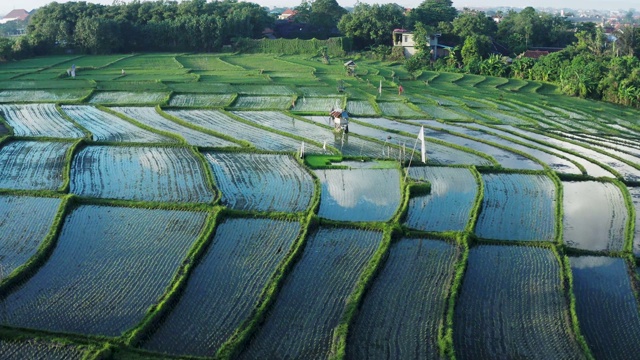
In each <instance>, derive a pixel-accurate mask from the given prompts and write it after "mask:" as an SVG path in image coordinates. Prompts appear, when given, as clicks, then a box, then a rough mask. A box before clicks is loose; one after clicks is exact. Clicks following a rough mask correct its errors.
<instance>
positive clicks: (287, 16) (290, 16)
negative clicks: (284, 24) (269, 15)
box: [278, 9, 298, 20]
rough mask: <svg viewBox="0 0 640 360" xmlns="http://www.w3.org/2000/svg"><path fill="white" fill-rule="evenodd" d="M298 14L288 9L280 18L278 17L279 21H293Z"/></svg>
mask: <svg viewBox="0 0 640 360" xmlns="http://www.w3.org/2000/svg"><path fill="white" fill-rule="evenodd" d="M297 14H298V12H297V11H296V10H291V9H287V10H285V11H284V12H283V13H282V14H280V16H278V20H291V19H293V18H294V17H295V16H296V15H297Z"/></svg>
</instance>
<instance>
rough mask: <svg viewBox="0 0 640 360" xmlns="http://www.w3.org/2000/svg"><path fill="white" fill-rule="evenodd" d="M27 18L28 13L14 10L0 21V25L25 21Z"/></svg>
mask: <svg viewBox="0 0 640 360" xmlns="http://www.w3.org/2000/svg"><path fill="white" fill-rule="evenodd" d="M27 17H29V12H28V11H27V10H25V9H15V10H12V11H11V12H10V13H8V14H7V15H5V16H4V17H3V18H2V19H0V24H6V23H8V22H9V21H15V20H25V19H26V18H27Z"/></svg>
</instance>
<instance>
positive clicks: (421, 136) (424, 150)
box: [418, 126, 427, 164]
mask: <svg viewBox="0 0 640 360" xmlns="http://www.w3.org/2000/svg"><path fill="white" fill-rule="evenodd" d="M418 139H419V140H420V142H421V145H422V150H421V153H422V162H423V163H425V164H426V163H427V148H426V147H425V146H424V126H421V127H420V132H419V133H418Z"/></svg>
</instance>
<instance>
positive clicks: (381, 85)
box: [378, 80, 382, 95]
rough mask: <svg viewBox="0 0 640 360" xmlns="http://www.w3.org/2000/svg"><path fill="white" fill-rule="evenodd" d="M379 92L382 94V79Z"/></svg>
mask: <svg viewBox="0 0 640 360" xmlns="http://www.w3.org/2000/svg"><path fill="white" fill-rule="evenodd" d="M378 94H380V95H382V80H380V86H379V87H378Z"/></svg>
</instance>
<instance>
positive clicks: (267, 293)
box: [215, 157, 322, 359]
mask: <svg viewBox="0 0 640 360" xmlns="http://www.w3.org/2000/svg"><path fill="white" fill-rule="evenodd" d="M296 159H297V161H298V162H299V163H300V165H301V166H302V165H304V161H303V160H302V159H299V158H297V157H296ZM302 168H303V169H305V171H307V172H308V173H309V174H310V175H311V177H312V178H313V182H314V192H313V198H312V199H311V202H310V204H309V207H308V208H307V211H306V212H305V213H303V214H301V215H300V219H299V221H300V222H301V231H300V234H299V235H298V238H297V239H296V241H295V242H294V244H293V246H292V247H291V249H290V250H289V253H288V254H287V255H286V256H285V258H284V260H283V261H282V262H281V263H280V264H279V265H278V267H277V268H276V271H275V272H274V274H273V276H272V277H271V279H269V281H268V282H267V285H266V286H265V288H264V289H263V290H262V293H261V294H260V300H259V301H258V305H257V306H256V308H255V309H254V310H253V312H252V313H251V315H250V316H249V317H248V318H247V320H246V321H245V322H243V323H242V324H241V325H240V326H239V327H238V328H237V329H236V330H235V332H234V333H233V335H231V337H230V338H229V339H227V341H225V342H224V343H223V344H222V345H221V346H220V348H219V349H218V351H217V352H216V356H215V358H216V359H234V358H236V357H237V356H238V355H239V354H240V353H241V352H242V351H243V350H244V348H245V347H246V346H247V344H248V343H249V340H250V339H251V337H252V336H253V334H255V333H256V331H258V329H259V328H260V325H261V324H262V323H263V322H264V320H265V319H266V318H267V315H268V313H269V310H270V309H271V308H272V306H273V304H274V303H275V301H276V298H277V296H278V293H279V291H280V288H281V287H282V285H283V284H284V280H285V279H286V277H287V275H289V273H290V272H291V270H292V269H293V267H294V265H295V264H296V262H297V261H298V260H299V259H300V257H301V256H302V252H303V251H304V248H305V246H306V244H307V239H308V237H309V234H310V233H312V232H313V231H315V230H316V229H317V228H318V227H319V225H320V220H319V218H318V217H317V216H316V215H315V214H316V213H317V212H318V209H319V207H320V196H321V191H322V186H321V185H320V180H319V179H318V177H317V176H316V175H315V174H314V173H313V171H310V170H309V168H308V167H306V166H302Z"/></svg>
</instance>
